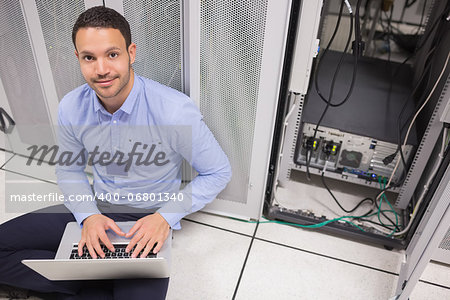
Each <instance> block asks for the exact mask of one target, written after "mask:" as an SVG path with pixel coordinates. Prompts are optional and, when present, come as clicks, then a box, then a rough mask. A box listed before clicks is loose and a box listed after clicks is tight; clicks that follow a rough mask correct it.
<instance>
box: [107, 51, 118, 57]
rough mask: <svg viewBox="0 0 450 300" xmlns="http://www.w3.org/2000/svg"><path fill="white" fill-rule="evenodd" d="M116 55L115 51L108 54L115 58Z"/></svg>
mask: <svg viewBox="0 0 450 300" xmlns="http://www.w3.org/2000/svg"><path fill="white" fill-rule="evenodd" d="M117 56H119V54H118V53H115V52H113V53H110V54H109V57H111V58H116V57H117Z"/></svg>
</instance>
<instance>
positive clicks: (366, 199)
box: [320, 173, 374, 217]
mask: <svg viewBox="0 0 450 300" xmlns="http://www.w3.org/2000/svg"><path fill="white" fill-rule="evenodd" d="M320 178H321V179H322V183H323V186H324V187H325V188H326V189H327V191H328V193H329V194H330V195H331V197H332V198H333V199H334V201H335V202H336V204H337V205H338V206H339V208H340V209H342V210H343V211H345V212H346V213H352V212H354V211H355V210H356V209H357V208H358V207H360V206H361V204H363V203H364V202H366V201H370V202H371V203H372V206H373V204H374V201H373V199H372V198H369V197H367V198H364V199H362V200H361V201H360V202H359V203H358V204H357V205H356V206H355V207H354V208H352V209H350V210H347V209H345V208H344V207H343V206H342V205H341V203H339V201H338V199H337V198H336V197H335V196H334V194H333V192H332V191H331V190H330V188H329V187H328V185H327V183H326V182H325V177H324V173H322V175H321V176H320ZM371 212H373V209H370V211H369V212H367V213H365V214H364V215H363V217H364V216H367V215H369V214H370V213H371Z"/></svg>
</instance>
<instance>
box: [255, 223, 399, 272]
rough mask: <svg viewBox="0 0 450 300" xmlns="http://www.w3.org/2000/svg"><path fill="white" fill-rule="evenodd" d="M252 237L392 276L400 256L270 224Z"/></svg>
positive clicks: (377, 248)
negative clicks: (352, 263) (355, 264)
mask: <svg viewBox="0 0 450 300" xmlns="http://www.w3.org/2000/svg"><path fill="white" fill-rule="evenodd" d="M256 237H258V238H262V239H265V240H269V241H274V242H278V243H281V244H285V245H289V246H293V247H296V248H300V249H304V250H307V251H312V252H315V253H320V254H323V255H327V256H331V257H335V258H339V259H343V260H347V261H351V262H355V263H359V264H363V265H367V266H370V267H373V268H379V269H382V270H386V271H390V272H394V273H398V272H399V270H400V263H401V259H402V257H403V254H402V251H397V250H392V251H389V250H386V249H384V248H382V247H378V246H372V245H367V244H363V243H359V242H356V241H352V240H348V239H344V238H339V237H336V236H332V235H328V234H324V233H320V232H318V231H312V230H310V229H301V228H297V227H292V226H287V225H281V224H274V223H262V224H260V225H259V227H258V230H257V232H256Z"/></svg>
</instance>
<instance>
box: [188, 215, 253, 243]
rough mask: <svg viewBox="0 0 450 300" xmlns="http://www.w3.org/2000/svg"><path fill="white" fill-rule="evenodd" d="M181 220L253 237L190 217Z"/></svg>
mask: <svg viewBox="0 0 450 300" xmlns="http://www.w3.org/2000/svg"><path fill="white" fill-rule="evenodd" d="M183 220H185V221H189V222H192V223H197V224H201V225H205V226H208V227H212V228H215V229H219V230H223V231H227V232H230V233H234V234H239V235H242V236H245V237H249V238H253V236H251V235H249V234H246V233H242V232H238V231H234V230H231V229H226V228H223V227H219V226H216V225H211V224H208V223H203V222H200V221H196V220H192V219H188V218H183Z"/></svg>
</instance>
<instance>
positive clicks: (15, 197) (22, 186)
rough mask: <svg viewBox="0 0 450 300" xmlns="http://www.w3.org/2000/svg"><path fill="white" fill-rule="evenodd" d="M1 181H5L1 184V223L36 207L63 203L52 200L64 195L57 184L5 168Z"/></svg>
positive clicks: (0, 175) (0, 176) (0, 173)
mask: <svg viewBox="0 0 450 300" xmlns="http://www.w3.org/2000/svg"><path fill="white" fill-rule="evenodd" d="M0 182H2V183H3V184H0V204H1V205H0V223H3V222H6V221H8V220H10V219H12V218H14V217H17V216H20V215H22V214H24V213H27V212H30V211H33V210H36V209H40V208H44V207H47V206H50V205H57V204H62V203H63V202H62V201H51V199H57V198H56V195H62V194H61V192H60V191H59V188H58V186H57V185H56V184H52V183H48V182H44V181H41V180H38V179H33V178H30V177H27V176H23V175H19V174H15V173H12V172H9V171H3V170H0ZM51 196H55V198H52V197H51ZM39 197H41V198H39ZM19 199H21V200H20V201H19ZM39 199H40V200H39ZM44 199H45V201H44ZM22 200H25V201H22Z"/></svg>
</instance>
